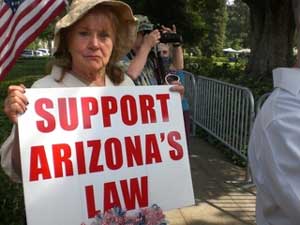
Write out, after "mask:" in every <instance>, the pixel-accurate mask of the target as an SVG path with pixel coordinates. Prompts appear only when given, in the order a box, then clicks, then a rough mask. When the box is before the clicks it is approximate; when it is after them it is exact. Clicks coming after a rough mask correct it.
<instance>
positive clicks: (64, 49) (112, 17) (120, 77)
mask: <svg viewBox="0 0 300 225" xmlns="http://www.w3.org/2000/svg"><path fill="white" fill-rule="evenodd" d="M89 13H103V14H104V15H105V16H107V17H108V19H109V21H111V22H112V29H113V32H114V35H115V38H114V43H113V50H112V54H111V56H110V59H109V62H108V64H107V65H106V68H105V72H106V74H107V76H108V77H109V78H110V80H111V81H112V82H113V84H115V85H118V84H120V83H121V82H122V81H124V76H125V75H124V72H123V71H122V70H121V69H120V68H119V67H118V66H117V65H116V63H117V61H118V59H117V54H116V52H119V51H118V48H120V42H121V41H122V39H121V37H120V35H118V33H117V31H118V30H120V26H121V25H120V21H119V19H118V17H117V16H116V15H117V13H116V12H115V11H114V8H113V7H111V6H107V5H97V6H95V7H94V8H92V9H91V10H90V11H88V12H87V13H86V14H85V15H87V14H89ZM81 18H82V17H81ZM76 23H78V21H77V22H76ZM76 23H75V24H76ZM75 24H73V25H71V26H69V27H66V28H63V29H61V30H60V40H59V46H58V48H57V51H56V53H55V54H54V56H55V58H54V59H53V60H52V61H51V62H50V64H49V65H48V68H50V67H52V66H54V65H55V66H59V67H61V68H62V74H61V76H60V78H59V79H58V80H57V82H61V81H62V80H63V79H64V76H65V73H66V71H69V70H71V69H72V57H71V54H70V53H69V51H68V46H67V43H68V42H67V37H68V33H69V32H70V30H71V29H72V27H73V26H74V25H75Z"/></svg>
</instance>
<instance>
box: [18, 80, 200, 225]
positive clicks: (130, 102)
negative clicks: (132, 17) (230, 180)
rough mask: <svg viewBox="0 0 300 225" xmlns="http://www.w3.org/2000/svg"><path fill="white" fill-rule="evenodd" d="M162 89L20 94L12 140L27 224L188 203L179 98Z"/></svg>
mask: <svg viewBox="0 0 300 225" xmlns="http://www.w3.org/2000/svg"><path fill="white" fill-rule="evenodd" d="M169 88H170V87H169V86H152V87H116V88H112V87H109V88H99V87H98V88H96V87H95V88H91V87H89V88H50V89H34V88H33V89H27V90H26V96H27V98H28V101H29V105H28V110H27V111H26V113H25V114H23V115H22V116H20V118H19V137H20V147H21V162H22V174H23V185H24V194H25V205H26V215H27V222H28V225H53V224H55V225H80V224H83V223H84V224H87V225H89V224H91V222H92V221H93V220H94V216H95V214H96V213H97V212H98V211H99V210H101V211H102V212H103V211H104V210H107V209H109V208H112V207H114V206H121V207H122V208H123V209H127V210H134V209H139V208H143V207H150V206H151V205H153V204H157V205H159V206H160V207H161V208H162V210H169V209H173V208H179V207H183V206H187V205H192V204H194V194H193V188H192V181H191V173H190V166H189V159H188V151H187V144H186V137H185V132H184V122H183V115H182V108H181V99H180V96H179V94H178V93H173V92H170V91H169Z"/></svg>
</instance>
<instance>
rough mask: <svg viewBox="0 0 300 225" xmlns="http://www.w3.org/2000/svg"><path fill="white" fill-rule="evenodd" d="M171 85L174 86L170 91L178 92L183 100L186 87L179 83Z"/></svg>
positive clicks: (175, 82) (174, 82)
mask: <svg viewBox="0 0 300 225" xmlns="http://www.w3.org/2000/svg"><path fill="white" fill-rule="evenodd" d="M170 85H174V86H172V87H170V91H175V92H178V93H179V94H180V96H181V98H183V95H184V86H183V85H182V84H181V83H180V82H179V81H173V82H172V83H170Z"/></svg>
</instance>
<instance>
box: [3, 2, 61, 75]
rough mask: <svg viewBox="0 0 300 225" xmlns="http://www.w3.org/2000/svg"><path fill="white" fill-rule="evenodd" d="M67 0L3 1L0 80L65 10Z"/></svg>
mask: <svg viewBox="0 0 300 225" xmlns="http://www.w3.org/2000/svg"><path fill="white" fill-rule="evenodd" d="M66 2H67V1H66V0H4V1H3V0H0V80H3V79H4V78H5V76H6V75H7V73H8V72H9V70H10V69H11V68H12V66H13V65H14V63H15V62H16V60H17V58H18V57H19V55H20V54H21V53H22V51H23V50H24V49H25V47H26V46H27V45H28V44H30V43H31V42H32V41H33V40H34V39H35V38H36V37H37V36H38V35H39V34H40V33H41V32H42V31H43V30H44V29H45V28H46V27H47V26H48V24H49V23H50V22H51V21H52V20H53V19H54V18H55V17H56V16H57V15H58V14H59V13H60V12H61V11H62V10H63V9H64V7H65V5H66Z"/></svg>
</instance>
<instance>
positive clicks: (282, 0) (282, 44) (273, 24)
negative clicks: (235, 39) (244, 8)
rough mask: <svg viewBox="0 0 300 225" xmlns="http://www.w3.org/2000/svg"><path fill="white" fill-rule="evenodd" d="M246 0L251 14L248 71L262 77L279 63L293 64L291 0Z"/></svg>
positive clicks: (293, 26)
mask: <svg viewBox="0 0 300 225" xmlns="http://www.w3.org/2000/svg"><path fill="white" fill-rule="evenodd" d="M244 1H245V2H246V3H247V4H248V6H249V8H250V17H251V18H250V20H251V32H250V34H251V56H250V59H249V63H248V68H247V71H248V73H249V74H251V75H253V76H255V77H258V78H259V77H260V78H262V77H265V76H270V75H271V72H272V70H273V69H274V68H276V67H283V66H291V65H292V63H293V43H294V34H295V21H294V18H293V8H292V0H244Z"/></svg>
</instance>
